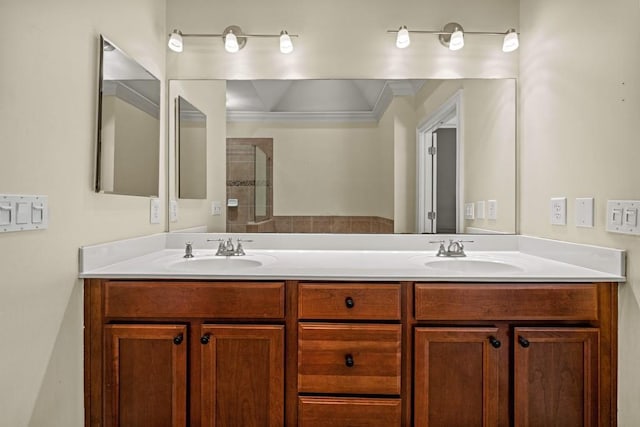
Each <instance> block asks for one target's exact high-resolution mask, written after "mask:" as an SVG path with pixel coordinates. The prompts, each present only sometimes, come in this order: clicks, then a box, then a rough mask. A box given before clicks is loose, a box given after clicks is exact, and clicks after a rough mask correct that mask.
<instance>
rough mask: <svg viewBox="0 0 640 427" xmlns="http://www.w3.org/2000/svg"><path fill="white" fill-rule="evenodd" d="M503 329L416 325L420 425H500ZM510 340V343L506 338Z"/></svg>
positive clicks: (417, 419)
mask: <svg viewBox="0 0 640 427" xmlns="http://www.w3.org/2000/svg"><path fill="white" fill-rule="evenodd" d="M497 334H498V329H497V328H482V327H474V328H464V327H453V328H435V327H434V328H416V329H415V372H414V375H415V378H414V387H415V396H414V419H415V426H416V427H424V426H430V427H436V426H444V427H455V426H460V427H471V426H495V425H497V414H498V362H499V358H500V352H499V350H498V348H500V347H501V346H502V345H503V343H501V342H500V341H498V340H497V338H496V337H497ZM504 344H505V345H506V343H504Z"/></svg>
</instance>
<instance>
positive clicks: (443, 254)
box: [429, 240, 447, 256]
mask: <svg viewBox="0 0 640 427" xmlns="http://www.w3.org/2000/svg"><path fill="white" fill-rule="evenodd" d="M429 243H439V244H440V247H439V248H438V253H437V254H436V256H445V255H446V254H447V250H446V249H445V248H444V240H430V241H429Z"/></svg>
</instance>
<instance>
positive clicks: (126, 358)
mask: <svg viewBox="0 0 640 427" xmlns="http://www.w3.org/2000/svg"><path fill="white" fill-rule="evenodd" d="M186 329H187V328H186V326H184V325H107V326H105V358H106V360H105V375H106V376H105V379H106V381H105V418H104V424H105V426H127V427H129V426H134V427H135V426H150V425H152V426H158V427H162V426H167V427H178V426H186V425H187V332H186Z"/></svg>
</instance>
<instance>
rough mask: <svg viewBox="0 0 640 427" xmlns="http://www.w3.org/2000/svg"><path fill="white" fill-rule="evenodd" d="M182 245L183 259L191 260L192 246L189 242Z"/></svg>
mask: <svg viewBox="0 0 640 427" xmlns="http://www.w3.org/2000/svg"><path fill="white" fill-rule="evenodd" d="M184 245H185V246H184V256H183V258H193V244H192V243H191V242H184Z"/></svg>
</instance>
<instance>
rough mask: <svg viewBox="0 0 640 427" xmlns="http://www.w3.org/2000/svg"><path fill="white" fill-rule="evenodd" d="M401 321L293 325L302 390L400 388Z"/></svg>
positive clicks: (385, 390) (384, 390)
mask: <svg viewBox="0 0 640 427" xmlns="http://www.w3.org/2000/svg"><path fill="white" fill-rule="evenodd" d="M400 340H401V326H400V325H386V324H383V325H374V324H354V325H351V324H320V323H307V324H300V325H299V326H298V391H299V392H301V393H353V394H394V395H398V394H400V363H401V362H400V361H401V358H400Z"/></svg>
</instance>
